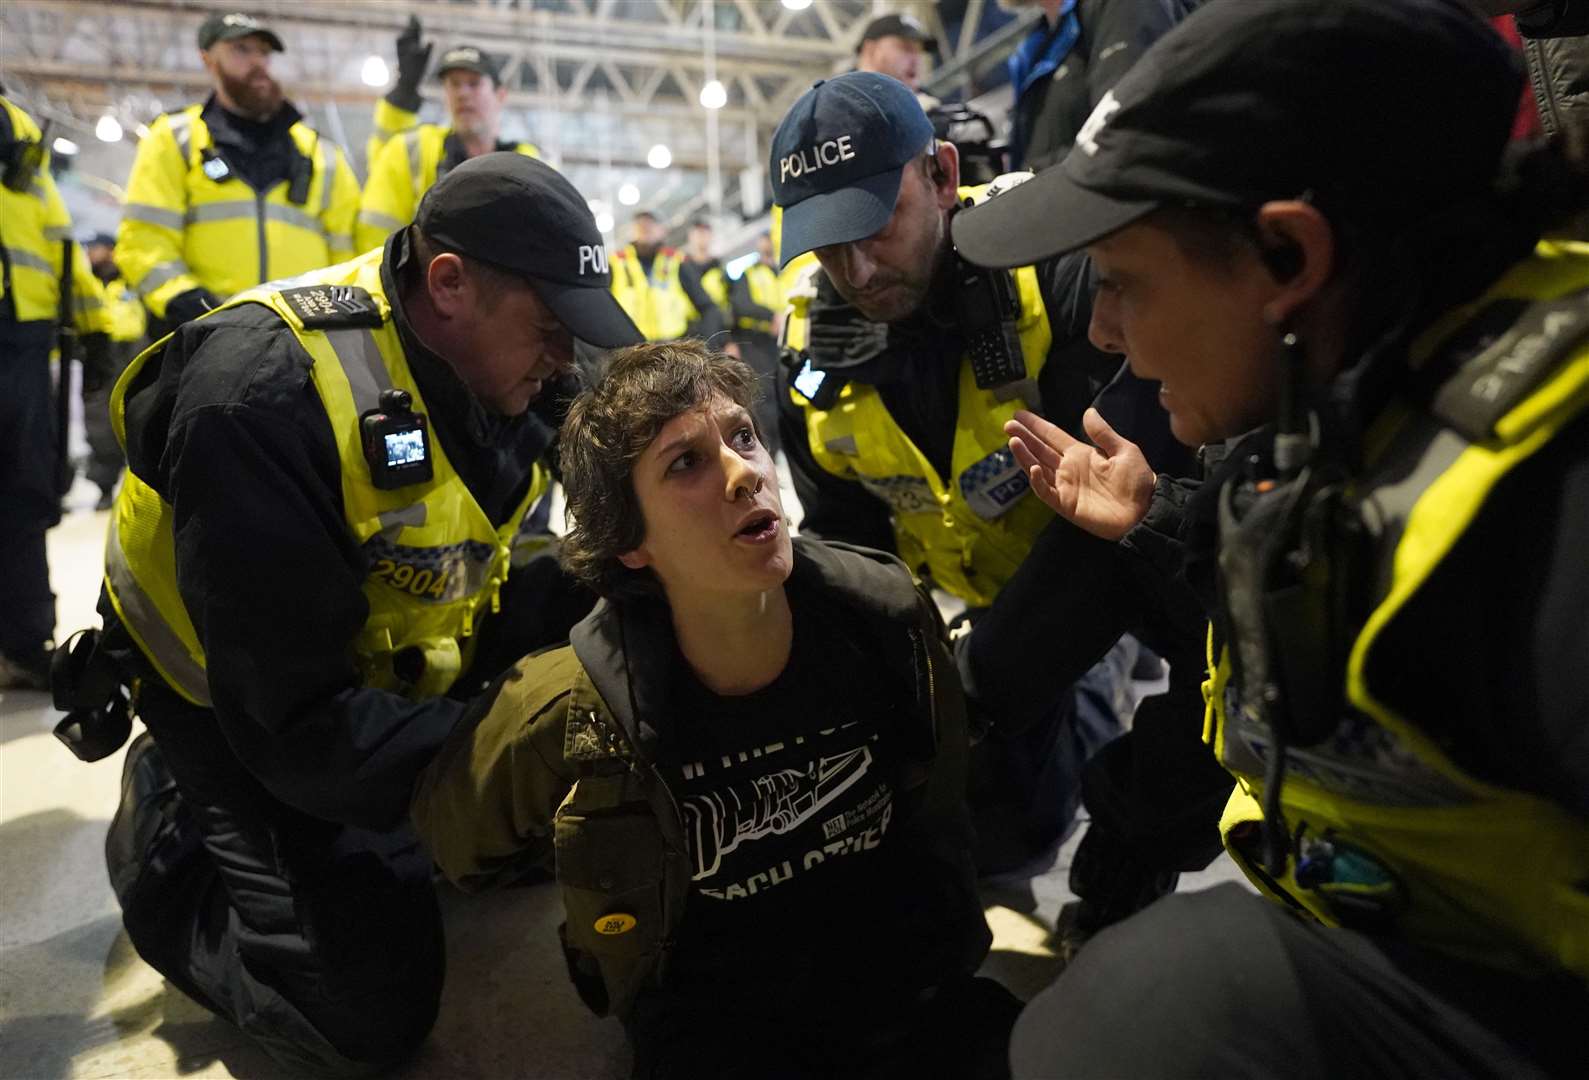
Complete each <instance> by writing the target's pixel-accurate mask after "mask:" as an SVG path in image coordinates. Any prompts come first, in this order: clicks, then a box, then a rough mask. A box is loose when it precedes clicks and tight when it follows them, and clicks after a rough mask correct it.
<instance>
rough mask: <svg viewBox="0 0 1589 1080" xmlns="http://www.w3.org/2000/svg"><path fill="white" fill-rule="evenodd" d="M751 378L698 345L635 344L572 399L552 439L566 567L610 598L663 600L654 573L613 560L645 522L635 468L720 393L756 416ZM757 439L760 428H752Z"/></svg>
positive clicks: (637, 538) (640, 535)
mask: <svg viewBox="0 0 1589 1080" xmlns="http://www.w3.org/2000/svg"><path fill="white" fill-rule="evenodd" d="M757 390H758V386H757V382H756V375H755V373H754V372H752V371H751V370H750V368H749V367H747V366H746V365H745V364H744V363H742V362H741V361H739V360H736V359H734V358H733V357H731V356H724V355H722V354H721V353H715V352H712V351H711V350H710V349H708V348H707V347H706V345H705V344H704V343H702V342H700V341H677V342H667V343H656V344H646V345H635V346H632V347H630V348H627V349H624V350H622V351H621V352H618V353H616V354H614V356H613V358H612V360H611V362H610V363H609V365H608V367H607V370H606V372H605V374H604V375H603V376H602V377H601V379H600V381H598V382H597V383H596V385H595V386H593V387H592V388H590V389H589V390H586V391H585V392H584V393H582V394H580V395H579V397H578V398H576V399H575V401H574V404H573V406H572V407H571V408H570V409H569V411H568V417H567V419H565V420H564V421H563V427H562V433H561V434H560V435H559V437H558V457H559V459H560V461H561V464H562V472H563V490H564V492H565V493H566V495H567V498H568V523H569V524H568V535H567V536H566V537H564V539H563V544H562V556H561V557H562V562H563V566H564V568H565V569H567V570H568V572H569V573H571V574H573V575H574V576H575V577H576V578H578V579H579V580H581V581H583V582H584V583H585V584H586V585H589V586H590V587H591V588H592V589H594V590H595V591H596V592H597V593H599V594H600V595H602V596H606V597H610V598H614V599H617V598H622V597H625V596H645V595H650V596H655V595H659V594H660V591H661V587H660V585H659V583H658V582H657V580H656V577H655V575H653V574H652V573H651V571H650V570H631V569H629V568H628V567H626V566H624V565H623V563H622V562H620V561H619V556H620V555H623V554H624V553H626V552H630V551H633V550H634V549H635V548H637V547H639V546H640V545H641V544H642V543H643V542H644V541H645V536H646V526H645V520H644V518H643V517H642V515H641V513H640V501H639V499H638V498H637V497H636V495H635V489H634V463H635V462H636V461H637V460H638V459H639V457H640V455H641V454H642V453H644V452H645V448H646V447H647V446H650V445H651V443H652V440H654V439H655V438H656V437H657V433H658V432H659V431H661V430H662V428H663V427H664V426H666V424H667V423H668V421H670V420H672V419H673V418H674V417H675V416H678V415H679V414H681V413H686V412H689V411H690V410H691V409H694V408H697V407H699V406H701V405H704V404H706V403H707V402H708V401H710V400H711V399H712V398H713V397H714V396H715V395H718V394H721V395H722V396H723V397H726V398H728V399H729V400H730V401H732V402H734V403H735V404H737V405H739V406H741V407H742V408H743V409H744V410H745V411H746V412H748V413H750V415H751V422H752V423H753V424H754V423H755V422H756V420H755V416H756V413H755V403H756V397H757ZM756 435H757V438H758V439H760V438H761V435H762V432H761V430H760V428H759V427H758V428H757V430H756Z"/></svg>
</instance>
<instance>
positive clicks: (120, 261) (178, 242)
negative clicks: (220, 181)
mask: <svg viewBox="0 0 1589 1080" xmlns="http://www.w3.org/2000/svg"><path fill="white" fill-rule="evenodd" d="M186 181H187V162H186V161H184V160H183V157H182V151H181V149H180V148H179V147H178V146H177V141H176V137H175V135H173V134H172V131H171V117H170V116H169V115H166V116H161V117H159V118H158V119H156V120H155V122H154V125H153V130H151V131H150V132H149V135H148V137H146V138H145V139H144V140H143V141H142V142H140V143H139V144H138V153H137V156H136V157H134V158H133V162H132V174H131V176H129V177H128V180H127V198H126V205H125V207H124V208H123V213H122V219H121V227H120V228H119V229H118V230H117V231H116V266H117V267H118V268H119V269H120V270H121V273H122V276H123V277H124V278H126V279H127V284H129V285H131V286H132V287H133V288H134V289H135V290H137V292H138V294H139V295H140V296H141V297H142V298H143V302H144V305H145V306H146V307H148V309H149V310H150V311H151V312H153V313H154V314H155V315H156V316H157V317H160V318H164V317H165V313H166V304H167V303H169V302H170V300H171V298H172V297H174V296H177V295H178V294H180V293H184V292H187V291H188V290H189V289H194V288H197V287H198V286H199V284H200V282H199V279H198V278H196V277H194V276H193V273H192V271H191V270H189V269H188V265H187V262H186V260H185V259H184V258H183V249H182V220H183V215H184V214H186V213H187V209H188V196H187V183H186Z"/></svg>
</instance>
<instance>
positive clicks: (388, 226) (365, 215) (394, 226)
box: [359, 210, 407, 233]
mask: <svg viewBox="0 0 1589 1080" xmlns="http://www.w3.org/2000/svg"><path fill="white" fill-rule="evenodd" d="M359 224H360V225H368V226H369V227H370V228H372V229H380V230H381V231H382V232H388V233H392V232H396V231H397V230H398V229H401V228H402V227H403V226H404V225H406V224H407V222H403V221H398V220H397V219H396V218H394V217H393V216H392V215H391V214H383V213H381V212H380V211H379V210H360V211H359Z"/></svg>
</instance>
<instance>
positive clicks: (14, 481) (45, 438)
mask: <svg viewBox="0 0 1589 1080" xmlns="http://www.w3.org/2000/svg"><path fill="white" fill-rule="evenodd" d="M53 340H54V324H52V323H49V322H24V323H19V322H12V321H10V320H7V319H0V650H3V651H5V652H8V653H26V652H30V651H32V650H35V649H38V648H40V647H41V646H43V645H44V643H45V642H46V641H48V640H49V639H50V636H51V635H52V634H53V633H54V632H55V594H54V593H52V592H51V591H50V566H49V559H48V556H47V555H46V552H45V546H44V534H45V533H46V532H47V531H48V530H49V529H50V528H51V526H53V525H55V524H57V523H58V522H59V521H60V520H61V499H60V496H59V494H57V493H56V490H55V478H56V468H57V465H58V462H57V461H56V453H55V406H54V396H53V394H52V392H51V384H50V347H51V345H52V343H53Z"/></svg>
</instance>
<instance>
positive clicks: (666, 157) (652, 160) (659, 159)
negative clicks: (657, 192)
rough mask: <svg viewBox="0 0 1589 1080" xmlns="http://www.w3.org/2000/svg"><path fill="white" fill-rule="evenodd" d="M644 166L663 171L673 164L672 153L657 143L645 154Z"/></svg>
mask: <svg viewBox="0 0 1589 1080" xmlns="http://www.w3.org/2000/svg"><path fill="white" fill-rule="evenodd" d="M646 164H647V165H649V166H651V167H652V168H653V169H665V168H667V167H668V166H669V165H672V164H673V151H671V150H669V149H668V148H667V147H666V146H664V145H663V144H661V143H657V144H656V145H655V146H653V147H652V148H651V152H650V153H648V154H646Z"/></svg>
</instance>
